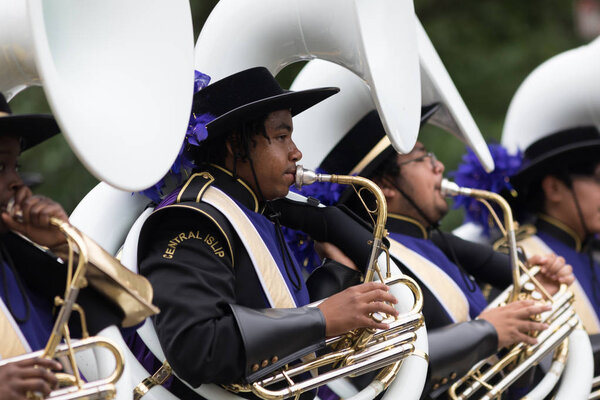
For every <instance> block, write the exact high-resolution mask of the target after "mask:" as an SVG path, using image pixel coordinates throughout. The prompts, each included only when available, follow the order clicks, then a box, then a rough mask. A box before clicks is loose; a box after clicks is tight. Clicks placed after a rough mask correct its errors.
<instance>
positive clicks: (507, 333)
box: [478, 300, 551, 349]
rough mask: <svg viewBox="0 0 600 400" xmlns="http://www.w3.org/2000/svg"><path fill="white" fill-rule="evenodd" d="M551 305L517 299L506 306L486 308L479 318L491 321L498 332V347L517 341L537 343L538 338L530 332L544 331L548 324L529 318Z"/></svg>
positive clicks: (546, 309)
mask: <svg viewBox="0 0 600 400" xmlns="http://www.w3.org/2000/svg"><path fill="white" fill-rule="evenodd" d="M550 308H551V307H550V306H548V305H541V304H539V303H536V302H534V301H533V300H522V301H515V302H514V303H510V304H508V305H506V306H502V307H495V308H490V309H488V310H484V311H483V312H482V313H481V314H480V315H479V317H478V318H479V319H485V320H486V321H488V322H489V323H491V324H492V325H493V326H494V328H496V332H497V333H498V349H501V348H503V347H506V346H510V345H512V344H515V343H519V342H525V343H527V344H531V345H533V344H536V343H537V340H536V339H535V338H534V337H532V336H530V335H529V333H530V332H534V331H543V330H545V329H547V328H548V325H546V324H543V323H540V322H535V321H532V320H531V319H529V317H530V316H533V315H535V314H539V313H542V312H544V311H548V310H550Z"/></svg>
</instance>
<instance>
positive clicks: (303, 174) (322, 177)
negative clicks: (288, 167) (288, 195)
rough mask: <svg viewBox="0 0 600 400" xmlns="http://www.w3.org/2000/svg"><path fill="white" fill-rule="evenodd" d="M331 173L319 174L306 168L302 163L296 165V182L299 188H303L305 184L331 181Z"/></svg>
mask: <svg viewBox="0 0 600 400" xmlns="http://www.w3.org/2000/svg"><path fill="white" fill-rule="evenodd" d="M330 181H331V175H329V174H318V173H316V172H315V171H313V170H310V169H306V168H304V167H302V165H297V166H296V183H295V186H296V188H297V189H300V188H302V186H304V185H310V184H313V183H315V182H330Z"/></svg>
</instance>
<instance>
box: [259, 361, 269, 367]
mask: <svg viewBox="0 0 600 400" xmlns="http://www.w3.org/2000/svg"><path fill="white" fill-rule="evenodd" d="M267 365H269V360H263V362H262V363H261V364H260V366H261V367H263V368H264V367H266V366H267Z"/></svg>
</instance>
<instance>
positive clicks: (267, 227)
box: [233, 199, 310, 307]
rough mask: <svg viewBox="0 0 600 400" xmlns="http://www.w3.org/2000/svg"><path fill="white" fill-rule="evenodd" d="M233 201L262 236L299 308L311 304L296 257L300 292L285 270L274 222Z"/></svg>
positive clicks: (293, 266) (293, 260)
mask: <svg viewBox="0 0 600 400" xmlns="http://www.w3.org/2000/svg"><path fill="white" fill-rule="evenodd" d="M233 200H234V201H235V202H236V203H237V204H238V205H239V206H240V208H241V209H242V211H244V214H246V216H247V217H248V219H250V222H252V225H253V226H254V228H256V230H257V231H258V234H259V235H260V237H261V238H262V240H263V242H264V243H265V245H266V246H267V249H268V250H269V252H270V253H271V255H272V256H273V259H274V260H275V262H276V263H277V267H278V268H279V271H280V272H281V276H283V279H284V280H285V284H286V285H287V287H288V289H289V290H290V293H291V294H292V296H293V297H294V301H295V302H296V305H297V306H298V307H302V306H304V305H306V304H308V303H309V302H310V299H309V297H308V290H307V289H306V284H305V283H304V281H303V278H302V277H303V275H302V271H301V270H300V266H299V265H298V262H297V260H295V259H294V257H291V258H292V262H293V265H292V268H294V269H295V270H296V272H297V273H298V276H299V277H300V280H301V287H300V290H296V289H295V288H294V285H292V282H291V281H290V279H289V276H288V273H287V272H286V270H285V264H284V262H283V257H284V254H283V253H282V249H281V246H280V245H279V241H278V240H277V232H275V229H276V227H275V225H274V224H273V222H271V220H269V219H268V218H267V217H265V216H264V215H262V214H259V213H255V212H254V211H251V210H250V209H248V208H246V207H244V205H242V204H241V203H239V202H238V201H237V200H235V199H233ZM288 250H289V249H288ZM267 305H268V304H267ZM268 306H270V305H268Z"/></svg>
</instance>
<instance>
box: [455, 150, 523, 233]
mask: <svg viewBox="0 0 600 400" xmlns="http://www.w3.org/2000/svg"><path fill="white" fill-rule="evenodd" d="M488 148H489V149H490V153H491V154H492V158H493V159H494V164H495V168H494V171H492V172H491V173H488V172H486V171H485V170H484V169H483V167H482V166H481V163H480V162H479V159H478V158H477V156H476V155H475V153H474V152H473V151H472V150H471V149H467V153H466V154H465V155H464V156H463V157H462V162H461V163H460V164H459V165H458V169H457V170H456V171H454V172H451V173H450V174H448V175H450V176H453V177H454V181H455V182H456V183H457V184H458V185H459V186H464V187H468V188H474V189H482V190H487V191H491V192H494V193H500V192H502V191H504V190H507V191H512V190H513V187H512V185H511V184H510V181H509V178H510V177H511V176H513V175H514V174H515V173H516V172H517V171H518V170H519V168H520V167H521V163H522V159H523V157H522V154H521V152H520V151H519V152H517V154H515V155H511V154H509V153H508V151H507V150H506V148H505V147H503V146H502V145H499V144H491V145H488ZM461 207H462V208H464V210H465V221H466V222H474V223H476V224H477V225H480V226H481V227H483V230H484V233H485V234H486V235H489V232H490V221H489V218H490V212H489V211H488V209H487V207H485V206H484V205H483V204H481V203H480V202H479V201H477V200H476V199H474V198H472V197H465V196H458V197H457V198H456V200H455V202H454V208H461Z"/></svg>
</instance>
